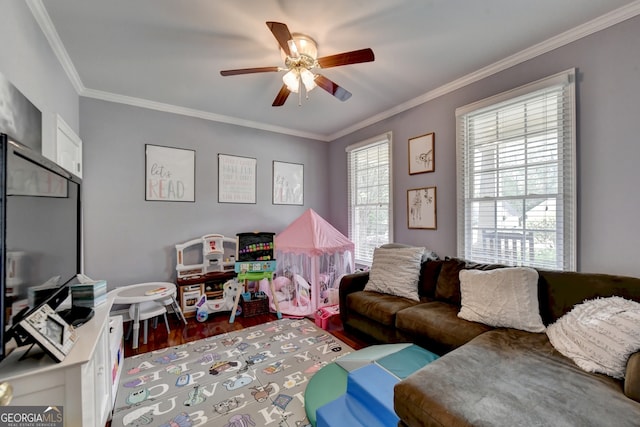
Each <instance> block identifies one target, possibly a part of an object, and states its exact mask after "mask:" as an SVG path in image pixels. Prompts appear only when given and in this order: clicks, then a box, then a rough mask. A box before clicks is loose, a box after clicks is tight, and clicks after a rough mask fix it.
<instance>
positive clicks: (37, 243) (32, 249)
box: [0, 134, 81, 359]
mask: <svg viewBox="0 0 640 427" xmlns="http://www.w3.org/2000/svg"><path fill="white" fill-rule="evenodd" d="M0 144H1V146H2V159H1V160H2V161H1V162H0V165H1V168H2V174H1V175H2V185H1V188H2V190H1V191H2V195H1V196H2V197H1V201H2V210H1V214H0V215H1V218H2V220H1V222H2V227H1V229H2V231H1V233H2V236H1V239H0V240H1V242H2V248H1V255H2V262H3V264H2V265H3V266H4V269H3V274H2V275H0V276H1V277H0V280H2V295H3V298H2V312H3V313H4V316H2V327H1V328H0V332H1V333H3V335H4V333H5V330H6V329H7V328H8V327H9V326H10V325H11V323H12V322H13V321H14V320H15V319H14V316H15V315H16V314H17V312H19V311H20V310H21V309H23V308H24V307H29V308H31V309H33V308H35V307H36V306H38V305H39V304H40V303H42V301H43V300H44V299H46V298H47V297H48V296H50V295H51V294H52V293H54V292H57V291H59V290H60V288H61V287H64V286H66V285H67V284H68V283H69V282H71V281H72V280H73V279H74V278H75V277H76V275H77V273H79V272H80V253H81V249H80V245H81V244H80V242H81V238H80V233H81V215H80V212H81V211H80V185H81V181H80V179H79V178H77V177H75V176H74V175H72V174H70V173H69V172H67V171H66V170H64V169H62V168H60V167H59V166H58V165H56V164H55V163H53V162H52V161H50V160H48V159H46V158H45V157H43V156H41V155H40V154H39V153H36V152H34V151H33V150H31V149H29V148H27V147H25V146H23V145H21V144H19V143H16V142H14V141H12V140H11V139H10V138H9V137H7V136H6V135H4V134H0ZM47 282H49V285H46V283H47ZM47 288H48V289H47ZM58 303H59V301H58ZM52 308H54V309H55V308H56V307H52ZM6 341H7V339H6V337H5V336H3V337H2V342H3V343H5V344H6ZM6 352H7V349H6V346H5V345H3V346H2V355H1V356H0V359H1V358H2V357H4V356H5V355H6Z"/></svg>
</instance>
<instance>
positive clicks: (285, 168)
mask: <svg viewBox="0 0 640 427" xmlns="http://www.w3.org/2000/svg"><path fill="white" fill-rule="evenodd" d="M273 204H274V205H303V204H304V165H302V164H299V163H287V162H278V161H275V160H274V161H273Z"/></svg>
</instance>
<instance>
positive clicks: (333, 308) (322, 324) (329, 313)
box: [315, 304, 340, 331]
mask: <svg viewBox="0 0 640 427" xmlns="http://www.w3.org/2000/svg"><path fill="white" fill-rule="evenodd" d="M339 314H340V305H339V304H335V305H327V306H324V307H321V308H319V309H318V310H317V311H316V315H315V321H316V326H318V327H319V328H322V329H324V330H325V331H326V330H327V329H328V328H329V320H331V318H332V317H333V316H337V315H339Z"/></svg>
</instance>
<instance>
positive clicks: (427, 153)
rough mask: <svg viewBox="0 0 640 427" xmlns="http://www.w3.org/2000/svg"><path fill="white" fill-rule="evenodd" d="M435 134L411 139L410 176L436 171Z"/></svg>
mask: <svg viewBox="0 0 640 427" xmlns="http://www.w3.org/2000/svg"><path fill="white" fill-rule="evenodd" d="M435 143H436V134H435V133H434V132H431V133H428V134H426V135H421V136H416V137H415V138H410V139H409V175H415V174H417V173H425V172H433V171H434V170H435Z"/></svg>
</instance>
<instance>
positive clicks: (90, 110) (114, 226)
mask: <svg viewBox="0 0 640 427" xmlns="http://www.w3.org/2000/svg"><path fill="white" fill-rule="evenodd" d="M80 107H81V108H80V123H81V129H80V136H81V138H82V140H83V143H84V165H85V166H84V180H83V183H84V186H85V192H84V233H85V234H84V238H85V271H86V274H87V275H89V276H92V277H96V278H101V279H107V280H108V283H109V287H110V288H111V287H114V286H121V285H126V284H131V283H138V282H144V281H157V280H159V281H166V280H173V279H174V278H175V247H174V245H175V244H177V243H182V242H185V241H187V240H191V239H194V238H197V237H200V236H203V235H205V234H208V233H219V234H223V235H225V236H230V237H235V234H236V233H238V232H246V231H272V232H276V233H277V232H280V231H282V230H283V229H284V228H285V227H286V226H287V225H289V224H290V223H291V222H292V221H293V220H294V219H296V218H297V217H298V216H299V215H300V214H302V213H303V212H304V211H305V210H306V209H307V208H313V209H314V210H315V211H316V212H318V214H320V215H321V216H326V215H328V206H329V191H328V188H327V185H326V184H325V183H326V180H327V178H326V175H327V170H328V163H327V158H328V144H327V143H326V142H319V141H312V140H306V139H301V138H298V137H292V136H287V135H281V134H277V133H270V132H264V131H260V130H255V129H248V128H243V127H238V126H234V125H227V124H221V123H215V122H211V121H206V120H202V119H196V118H192V117H185V116H180V115H175V114H169V113H163V112H158V111H153V110H147V109H143V108H138V107H131V106H126V105H121V104H115V103H110V102H106V101H98V100H93V99H88V98H82V99H81V101H80ZM145 144H154V145H163V146H170V147H178V148H187V149H193V150H195V151H196V184H195V186H196V202H195V203H185V202H158V201H145V193H144V174H145V149H144V146H145ZM218 153H223V154H232V155H237V156H244V157H253V158H256V159H257V177H258V183H257V203H256V204H230V203H218V202H217V200H218V187H217V182H218V175H217V171H218V163H217V162H218V160H217V156H218ZM273 160H279V161H285V162H293V163H302V164H304V206H290V205H273V204H272V198H271V180H272V162H273Z"/></svg>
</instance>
